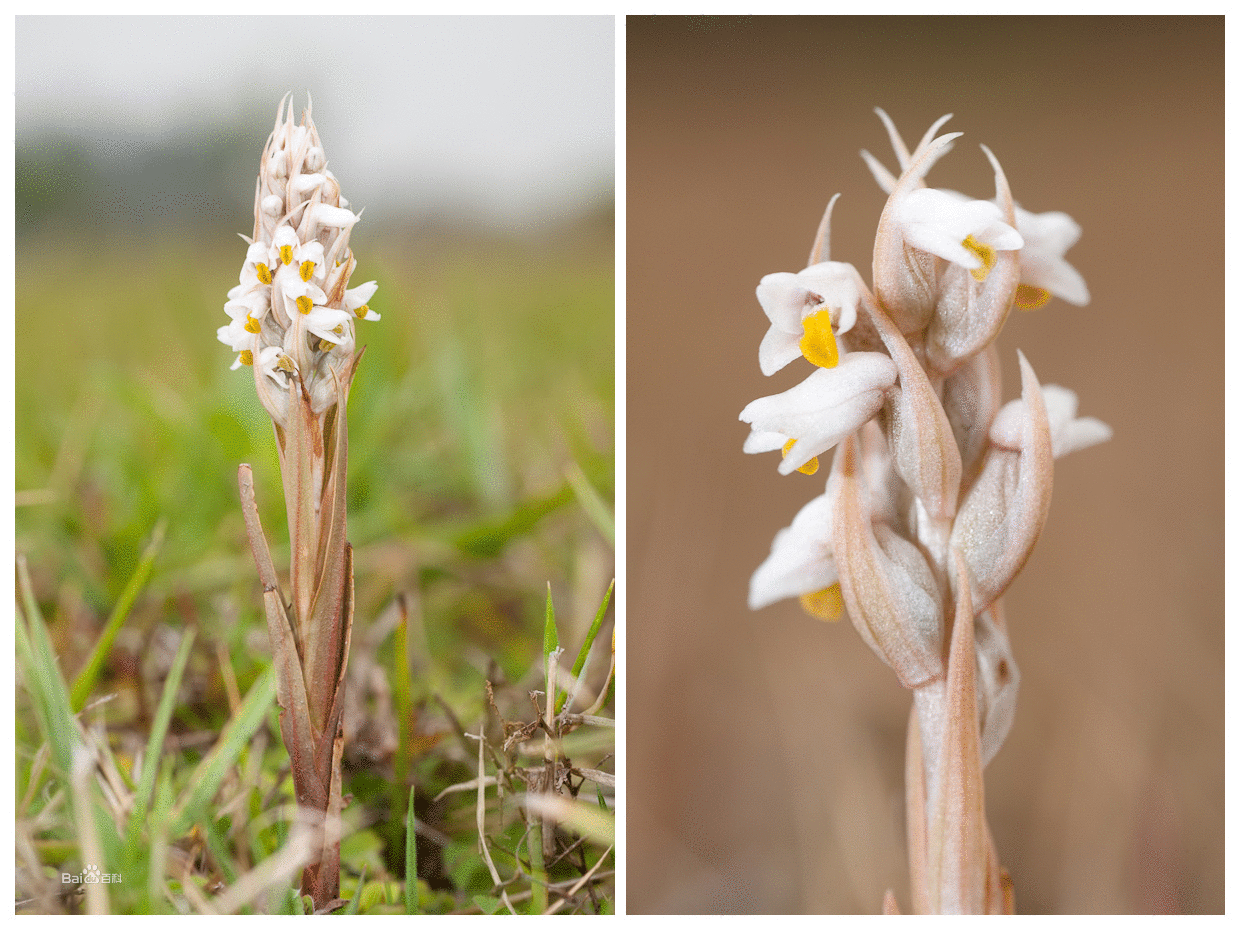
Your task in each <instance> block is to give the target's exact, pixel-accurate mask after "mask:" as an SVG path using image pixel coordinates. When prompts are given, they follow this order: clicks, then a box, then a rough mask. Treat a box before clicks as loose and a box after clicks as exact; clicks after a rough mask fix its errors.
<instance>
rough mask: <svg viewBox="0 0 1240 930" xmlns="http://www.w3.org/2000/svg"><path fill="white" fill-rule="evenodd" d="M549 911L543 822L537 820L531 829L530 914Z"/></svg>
mask: <svg viewBox="0 0 1240 930" xmlns="http://www.w3.org/2000/svg"><path fill="white" fill-rule="evenodd" d="M546 909H547V869H546V867H545V866H544V865H543V831H542V821H541V820H540V819H536V820H535V821H534V822H533V825H532V826H531V828H530V913H531V914H541V913H543V912H544V911H545V910H546Z"/></svg>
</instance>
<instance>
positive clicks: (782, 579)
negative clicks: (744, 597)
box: [749, 494, 839, 610]
mask: <svg viewBox="0 0 1240 930" xmlns="http://www.w3.org/2000/svg"><path fill="white" fill-rule="evenodd" d="M832 534H833V523H832V519H831V500H830V497H829V496H828V495H826V494H822V495H819V496H818V497H815V498H814V499H813V500H812V501H810V502H809V503H808V504H806V505H805V506H804V507H802V508H801V511H800V513H798V514H797V515H796V517H794V518H793V521H792V525H791V526H789V527H786V528H785V529H782V530H780V531H779V532H778V533H777V534H776V536H775V542H774V544H773V545H772V546H771V554H770V555H769V556H768V557H767V558H766V561H764V562H763V563H762V564H761V565H760V566H758V570H757V571H755V572H754V573H753V577H752V578H751V579H750V581H749V607H750V609H751V610H757V609H759V608H760V607H766V606H767V605H768V604H773V603H775V602H776V601H779V600H783V599H784V598H786V597H799V596H800V595H802V594H811V593H813V592H814V591H821V590H822V589H823V588H827V587H830V586H831V585H833V584H835V583H836V582H837V581H839V572H838V571H837V570H836V567H835V559H834V556H833V554H832V548H831V547H832V543H831V539H832Z"/></svg>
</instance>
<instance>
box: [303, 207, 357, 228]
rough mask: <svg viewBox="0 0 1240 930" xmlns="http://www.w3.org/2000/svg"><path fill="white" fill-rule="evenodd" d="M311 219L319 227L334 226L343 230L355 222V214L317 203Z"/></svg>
mask: <svg viewBox="0 0 1240 930" xmlns="http://www.w3.org/2000/svg"><path fill="white" fill-rule="evenodd" d="M313 219H314V222H315V223H317V224H318V225H320V226H335V227H337V228H340V229H344V228H346V227H349V226H352V225H353V224H354V223H356V222H357V214H356V213H354V212H353V211H352V210H344V209H342V208H340V207H333V206H331V205H330V204H326V203H319V204H315V205H314V214H313Z"/></svg>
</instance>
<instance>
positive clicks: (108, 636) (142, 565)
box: [70, 518, 168, 711]
mask: <svg viewBox="0 0 1240 930" xmlns="http://www.w3.org/2000/svg"><path fill="white" fill-rule="evenodd" d="M167 528H168V521H167V520H166V519H163V518H161V519H160V521H159V522H158V523H156V524H155V531H154V532H153V533H152V534H151V541H150V542H149V543H148V544H147V547H146V551H145V552H143V553H142V561H140V562H139V563H138V568H137V570H136V571H135V572H134V573H133V577H132V578H130V579H129V584H127V585H125V590H124V591H122V592H121V597H120V600H118V601H117V602H116V606H115V607H114V608H113V609H112V615H111V616H110V617H108V622H107V624H106V625H105V626H104V628H103V633H102V634H100V636H99V641H98V642H97V643H95V648H94V649H93V650H92V651H91V654H90V658H89V659H87V660H86V665H85V666H84V667H83V668H82V671H81V672H80V673H79V674H78V677H77V680H76V681H75V682H74V683H73V693H72V695H71V696H70V697H71V700H72V702H73V709H74V710H75V711H80V710H81V709H82V708H83V707H85V706H86V699H87V698H89V697H90V692H91V691H92V690H93V689H94V687H95V685H96V683H97V682H98V681H99V674H100V672H102V671H103V663H104V662H105V661H106V660H107V658H108V653H110V652H111V651H112V644H113V643H114V642H116V635H117V634H118V633H119V632H120V631H121V627H122V626H124V624H125V620H126V619H127V618H128V617H129V611H130V610H131V609H132V608H133V605H134V601H136V600H137V599H138V595H139V594H140V593H141V592H142V588H143V587H145V585H146V582H147V579H149V578H150V577H151V568H152V567H153V566H154V565H155V557H156V556H157V555H159V550H160V549H162V548H163V545H164V533H165V531H166V530H167Z"/></svg>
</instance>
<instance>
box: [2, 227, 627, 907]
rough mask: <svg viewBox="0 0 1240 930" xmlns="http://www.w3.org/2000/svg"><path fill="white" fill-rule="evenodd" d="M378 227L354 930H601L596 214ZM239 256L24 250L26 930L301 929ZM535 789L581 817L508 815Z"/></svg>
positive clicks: (265, 465) (22, 822) (228, 247)
mask: <svg viewBox="0 0 1240 930" xmlns="http://www.w3.org/2000/svg"><path fill="white" fill-rule="evenodd" d="M365 225H366V224H365V223H363V224H362V225H361V226H360V227H359V229H358V231H357V233H356V235H355V237H354V241H353V245H354V251H355V254H356V255H357V256H358V259H359V262H360V265H359V268H358V270H357V272H356V273H355V275H354V278H353V282H354V283H355V284H358V283H361V282H363V281H367V280H371V279H375V280H377V281H378V282H379V285H380V288H379V292H378V294H377V295H376V297H375V299H374V300H372V301H371V306H372V307H373V308H374V309H375V310H377V311H378V312H380V313H381V314H382V316H383V319H382V321H381V322H378V323H366V324H361V325H360V326H359V335H358V341H359V343H360V344H363V345H366V353H365V357H364V359H363V361H362V363H361V366H360V369H359V373H358V376H357V379H356V381H355V382H354V386H353V391H352V394H351V397H350V409H349V417H350V427H351V429H350V452H351V455H350V462H349V478H348V480H349V539H350V541H351V542H352V544H353V546H354V549H355V557H354V559H355V566H356V610H357V612H356V620H355V626H354V634H353V646H352V653H351V661H350V678H349V695H350V698H349V707H348V709H347V710H346V719H345V729H346V739H347V743H346V749H345V784H344V793H345V796H346V798H349V797H350V796H351V802H350V803H349V804H348V806H347V808H346V810H345V814H344V816H345V839H344V842H343V844H342V889H341V897H342V898H344V899H346V901H347V904H345V905H344V908H345V909H347V910H356V911H360V912H372V913H406V912H410V911H420V912H439V913H443V912H463V911H470V910H472V911H475V912H477V911H479V910H481V911H495V910H508V909H512V910H515V911H516V912H518V913H522V912H543V911H561V912H571V911H580V912H587V913H593V912H604V913H606V912H610V911H611V910H612V908H613V903H612V902H613V895H614V880H613V877H612V876H613V875H614V869H615V862H614V858H615V854H614V850H613V849H612V845H611V844H612V842H613V841H612V836H613V835H614V831H613V821H612V819H611V818H612V807H613V798H614V772H615V767H614V757H613V755H612V753H613V746H614V743H613V734H614V729H613V727H611V726H609V725H608V721H609V720H610V719H611V718H613V717H614V695H612V694H611V693H610V686H609V681H610V680H611V678H610V673H609V672H608V666H609V662H610V661H611V656H610V654H609V644H610V643H611V635H610V626H611V619H610V618H611V612H610V608H609V607H607V605H606V602H605V596H606V595H607V593H608V586H609V584H610V583H611V579H612V575H613V572H614V551H613V550H614V524H613V517H612V512H613V506H612V502H613V499H614V478H613V475H614V446H613V441H614V428H613V406H614V369H613V366H614V361H613V360H614V309H613V284H614V276H613V261H612V233H611V216H610V213H608V214H607V215H606V216H600V217H596V218H595V219H594V220H592V221H590V222H589V223H587V224H585V225H579V226H576V227H574V228H573V229H572V230H570V231H564V232H561V233H559V234H556V235H547V236H544V237H542V238H541V239H539V240H537V241H529V240H516V239H505V238H501V237H492V238H482V237H468V238H466V237H461V236H447V235H429V234H422V235H413V234H408V235H404V234H400V233H394V234H387V233H381V232H378V231H374V230H368V229H366V228H365ZM243 256H244V244H243V243H242V242H241V241H240V240H239V239H235V238H229V237H228V236H222V237H221V236H218V235H215V234H207V233H200V232H185V231H168V232H167V233H166V234H163V235H161V236H159V237H152V238H150V239H143V240H133V241H109V242H107V243H106V244H103V245H101V244H100V243H99V242H98V241H93V240H92V239H90V238H88V237H86V236H84V235H81V234H72V235H70V234H52V233H44V234H42V235H40V236H39V237H38V238H33V237H26V238H23V239H22V240H21V241H20V242H19V245H18V250H17V281H16V301H17V324H16V377H15V382H16V409H15V416H16V446H17V450H16V463H15V468H16V493H17V511H16V546H17V553H18V558H19V604H20V607H21V609H20V611H19V623H18V663H17V669H18V675H17V723H16V737H17V746H16V766H17V771H16V792H15V793H16V797H15V804H16V835H17V875H16V892H15V893H16V896H17V909H18V911H19V912H27V913H49V912H51V913H59V912H88V911H92V912H98V911H102V910H110V911H112V912H116V913H174V912H204V911H205V912H209V911H212V910H225V911H241V912H255V911H263V912H300V910H301V909H302V907H303V903H302V901H301V900H300V899H299V898H298V896H297V883H298V877H299V873H300V867H299V864H298V862H297V860H296V853H297V849H298V829H297V828H296V826H295V823H294V820H295V818H294V817H293V811H292V782H291V778H290V776H289V767H288V757H287V754H286V753H285V751H284V749H283V746H282V744H281V741H280V731H279V727H278V724H277V722H276V719H277V718H276V713H277V711H278V708H277V707H276V705H275V703H274V687H273V685H272V677H271V676H270V674H269V669H270V663H271V657H270V649H269V646H268V643H267V634H266V629H265V622H264V619H263V613H262V606H261V590H260V586H259V584H258V580H257V574H256V571H255V568H254V564H253V561H252V559H251V556H250V552H249V548H248V546H247V544H246V540H245V531H244V527H243V523H242V517H241V511H240V508H239V505H238V499H237V483H236V474H237V466H238V465H239V464H240V463H242V462H248V463H250V464H251V465H252V466H253V468H254V473H255V484H256V488H257V493H258V499H259V506H260V509H261V514H262V519H263V522H264V526H266V527H267V535H268V538H269V539H270V540H271V543H272V547H273V554H274V556H275V559H276V563H277V568H280V567H281V566H282V565H285V566H286V565H287V559H288V548H287V534H286V529H285V519H284V511H283V494H282V491H281V487H280V477H279V471H278V468H277V465H276V451H275V440H274V437H273V435H272V430H271V426H270V422H269V420H268V419H267V417H266V415H265V413H264V412H263V410H262V407H261V405H260V404H259V403H258V401H257V399H256V397H255V395H254V386H253V382H252V378H251V377H250V372H249V370H248V369H245V370H243V371H237V372H233V371H229V369H228V366H229V364H230V363H231V361H232V356H231V354H230V353H229V350H228V349H227V348H226V347H224V346H223V345H221V344H219V343H218V342H216V341H215V335H214V334H215V328H216V327H217V326H219V325H222V323H224V322H226V317H225V315H224V313H223V312H222V309H221V308H222V306H223V303H224V300H225V292H226V291H227V290H228V289H229V287H231V286H232V285H233V284H234V283H236V276H237V270H238V268H239V267H240V264H241V261H242V259H243ZM23 560H24V562H23ZM23 564H24V567H25V569H28V577H29V588H28V590H26V591H25V593H26V595H27V597H26V598H25V600H24V601H23V598H22V593H23V590H24V589H25V584H24V577H25V575H24V570H23V569H22V568H21V566H22V565H23ZM552 605H553V606H552ZM600 606H602V608H603V609H602V611H601V612H600ZM552 609H553V610H554V617H555V620H554V624H553V625H551V626H550V627H548V623H547V619H548V616H549V614H550V611H551V610H552ZM600 616H601V617H602V626H601V629H599V630H597V637H596V638H594V639H593V640H592V641H593V647H592V649H589V650H588V652H589V662H588V665H587V667H586V668H585V670H584V672H583V674H582V676H581V677H582V680H583V684H582V685H581V688H580V691H579V693H578V694H577V696H576V700H575V701H574V702H572V703H571V704H568V705H566V706H565V707H563V708H562V709H561V710H562V712H561V713H560V714H559V715H555V720H554V723H553V724H552V726H550V727H549V728H547V727H543V728H541V729H540V728H539V727H538V726H537V725H536V724H535V723H534V722H535V721H536V720H537V719H538V715H539V713H541V708H543V707H544V706H545V696H539V697H536V698H535V701H534V703H531V698H530V694H529V693H530V692H532V691H537V692H544V691H546V690H547V686H546V683H545V682H546V654H547V653H548V652H549V651H550V650H551V647H552V646H553V645H554V644H555V643H557V642H558V645H559V646H561V647H563V649H564V650H565V651H564V653H563V655H562V656H561V657H560V659H559V665H561V666H563V667H568V665H569V664H570V663H571V662H572V661H573V660H574V659H576V658H578V653H579V650H581V647H582V646H583V644H584V643H586V642H587V639H588V635H587V631H588V630H589V629H590V628H591V624H592V623H593V622H594V621H595V620H596V618H597V617H600ZM549 629H550V630H551V631H552V632H553V633H554V636H549V635H548V632H549ZM600 691H601V692H602V694H601V695H598V692H600ZM491 692H493V700H492V699H491V698H490V697H489V696H488V695H489V693H491ZM596 696H599V698H600V700H599V701H596V700H595V698H596ZM600 702H601V703H600ZM591 705H595V706H591ZM583 710H588V711H589V713H588V714H585V715H584V717H585V719H579V718H582V717H583V714H582V713H581V711H583ZM574 712H575V714H574ZM549 731H550V732H549ZM480 732H481V733H483V735H484V736H485V740H484V741H482V743H481V749H480V741H479V740H478V739H477V735H478V734H479V733H480ZM552 755H553V756H554V757H555V758H556V760H557V766H556V767H555V769H554V770H555V771H557V772H560V773H565V772H567V775H566V776H563V777H562V778H561V780H560V783H559V784H558V785H557V786H556V788H555V790H554V791H552V793H553V794H556V793H558V794H559V795H560V798H559V799H558V800H557V799H554V798H553V799H552V801H556V802H557V803H558V802H571V801H572V800H573V798H574V796H575V797H576V802H575V806H574V807H573V808H572V809H571V810H562V809H558V808H557V809H556V810H555V811H551V810H550V809H547V808H545V807H544V808H537V809H535V808H527V807H526V806H523V804H522V798H523V796H524V793H525V792H526V791H527V790H533V792H534V793H539V792H540V791H541V789H540V786H539V778H540V777H541V774H542V772H543V769H544V761H545V759H546V758H549V757H550V756H552ZM453 786H456V788H455V789H454V787H453ZM462 786H464V787H462ZM448 789H453V790H448ZM480 789H481V790H480ZM480 798H481V800H480ZM411 800H412V804H413V813H414V815H415V818H416V824H417V826H416V830H415V832H416V836H417V841H416V844H410V843H408V841H407V840H408V836H407V834H408V824H410V823H413V822H414V821H413V820H412V819H410V818H409V817H408V807H409V804H410V801H411ZM480 805H481V807H480ZM544 814H545V815H546V816H547V817H548V818H550V817H552V815H553V814H554V815H555V817H557V818H559V819H560V825H559V826H558V827H557V828H556V829H555V830H554V831H552V830H551V829H550V828H547V829H546V830H544V829H540V828H539V824H540V823H541V818H542V816H543V815H544ZM480 837H481V844H480ZM548 843H550V845H548ZM415 873H416V875H417V882H416V883H414V882H411V881H409V880H408V879H407V876H409V875H412V874H415ZM98 875H102V876H104V877H105V878H106V877H110V878H111V881H100V882H94V881H73V879H74V878H77V877H79V876H90V877H94V876H98ZM66 878H68V879H69V880H68V881H66Z"/></svg>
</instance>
